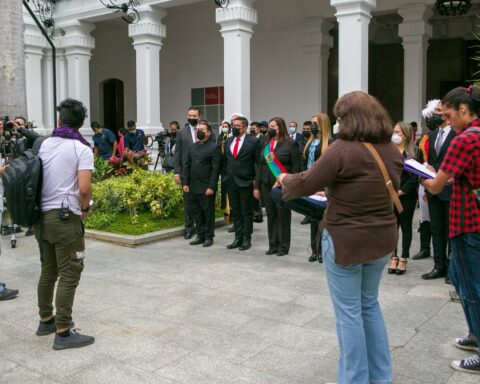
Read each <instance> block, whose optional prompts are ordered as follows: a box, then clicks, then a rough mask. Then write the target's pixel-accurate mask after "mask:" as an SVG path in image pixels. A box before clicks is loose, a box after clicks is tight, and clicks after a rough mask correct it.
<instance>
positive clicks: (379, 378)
mask: <svg viewBox="0 0 480 384" xmlns="http://www.w3.org/2000/svg"><path fill="white" fill-rule="evenodd" d="M322 255H323V265H324V266H325V271H326V275H327V281H328V287H329V290H330V297H331V299H332V303H333V309H334V311H335V319H336V327H337V337H338V342H339V344H340V361H339V366H338V383H339V384H351V383H355V384H368V383H372V384H373V383H375V384H380V383H382V384H383V383H391V382H392V363H391V360H390V352H389V349H388V336H387V330H386V328H385V322H384V320H383V315H382V311H381V309H380V304H379V303H378V287H379V285H380V280H381V278H382V274H383V270H384V269H385V265H386V264H387V262H388V259H389V255H387V256H385V257H382V258H381V259H377V260H373V261H369V262H367V263H363V264H352V265H348V266H344V265H339V264H336V263H335V250H334V247H333V241H332V238H331V236H330V234H329V233H328V231H327V230H326V229H324V230H323V233H322Z"/></svg>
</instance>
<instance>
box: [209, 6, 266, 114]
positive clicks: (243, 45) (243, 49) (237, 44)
mask: <svg viewBox="0 0 480 384" xmlns="http://www.w3.org/2000/svg"><path fill="white" fill-rule="evenodd" d="M252 2H253V1H252V0H231V1H230V5H229V6H228V7H227V8H217V11H216V21H217V23H218V24H220V26H221V29H220V33H221V34H222V37H223V47H224V48H223V63H224V90H225V116H224V117H225V119H227V120H228V119H230V117H231V116H232V114H233V113H235V112H239V113H243V114H244V115H245V116H246V117H247V118H250V85H251V84H250V39H251V38H252V35H253V29H252V27H253V26H254V25H255V24H257V11H256V10H255V9H253V8H252Z"/></svg>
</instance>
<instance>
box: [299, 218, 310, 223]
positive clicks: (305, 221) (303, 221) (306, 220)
mask: <svg viewBox="0 0 480 384" xmlns="http://www.w3.org/2000/svg"><path fill="white" fill-rule="evenodd" d="M300 224H302V225H306V224H310V217H308V216H305V218H304V219H303V220H302V221H301V222H300Z"/></svg>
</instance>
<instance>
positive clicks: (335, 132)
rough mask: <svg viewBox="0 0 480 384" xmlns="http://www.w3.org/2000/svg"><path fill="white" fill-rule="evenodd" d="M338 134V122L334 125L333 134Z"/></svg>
mask: <svg viewBox="0 0 480 384" xmlns="http://www.w3.org/2000/svg"><path fill="white" fill-rule="evenodd" d="M338 132H340V124H338V122H336V123H335V124H334V125H333V134H334V135H337V134H338Z"/></svg>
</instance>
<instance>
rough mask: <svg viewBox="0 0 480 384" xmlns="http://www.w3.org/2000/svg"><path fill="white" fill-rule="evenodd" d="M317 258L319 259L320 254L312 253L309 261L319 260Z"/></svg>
mask: <svg viewBox="0 0 480 384" xmlns="http://www.w3.org/2000/svg"><path fill="white" fill-rule="evenodd" d="M317 259H318V255H316V254H315V253H312V255H311V256H310V257H309V258H308V261H309V262H310V263H312V262H314V261H317Z"/></svg>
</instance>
